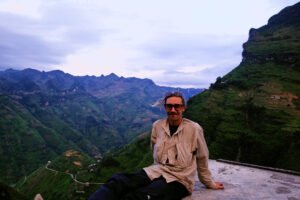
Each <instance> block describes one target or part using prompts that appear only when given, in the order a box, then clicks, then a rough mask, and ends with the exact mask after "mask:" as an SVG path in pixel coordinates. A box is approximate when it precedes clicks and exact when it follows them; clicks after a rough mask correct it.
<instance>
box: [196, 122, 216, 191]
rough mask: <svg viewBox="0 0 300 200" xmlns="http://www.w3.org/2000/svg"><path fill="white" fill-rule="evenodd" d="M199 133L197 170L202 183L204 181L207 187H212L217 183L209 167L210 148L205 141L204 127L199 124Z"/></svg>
mask: <svg viewBox="0 0 300 200" xmlns="http://www.w3.org/2000/svg"><path fill="white" fill-rule="evenodd" d="M198 132H199V134H197V136H198V137H197V145H196V146H197V154H196V161H197V171H198V177H199V180H200V182H201V183H203V184H204V185H205V186H206V187H208V188H211V187H212V186H213V185H214V184H215V183H214V181H213V179H212V176H211V172H210V170H209V168H208V157H209V153H208V148H207V145H206V142H205V138H204V134H203V129H202V128H201V127H200V126H199V130H198Z"/></svg>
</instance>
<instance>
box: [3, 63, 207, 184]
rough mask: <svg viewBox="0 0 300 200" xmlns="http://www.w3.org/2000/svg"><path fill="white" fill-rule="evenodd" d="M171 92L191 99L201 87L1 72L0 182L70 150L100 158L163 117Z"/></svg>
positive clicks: (53, 73)
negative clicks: (163, 102)
mask: <svg viewBox="0 0 300 200" xmlns="http://www.w3.org/2000/svg"><path fill="white" fill-rule="evenodd" d="M170 91H181V92H182V93H184V95H185V96H186V98H189V97H191V96H193V95H195V94H197V93H199V92H201V89H193V88H191V89H181V88H171V87H162V86H158V85H156V84H154V82H153V81H151V80H149V79H138V78H124V77H118V76H117V75H115V74H110V75H108V76H99V77H96V76H83V77H80V76H79V77H78V76H72V75H70V74H67V73H64V72H62V71H57V70H56V71H50V72H41V71H38V70H34V69H24V70H13V69H8V70H5V71H0V137H1V140H0V155H1V163H0V177H1V178H0V180H3V181H8V182H10V183H12V182H15V181H17V180H18V179H19V178H21V177H22V176H24V175H26V174H27V173H29V172H30V171H33V170H35V169H36V168H38V167H39V166H40V165H41V164H42V163H45V162H46V161H48V160H51V159H53V158H54V157H56V156H58V155H61V154H62V153H63V152H64V151H66V150H68V149H76V150H79V151H81V152H84V153H87V154H89V155H90V156H94V157H101V156H102V154H103V153H105V152H108V151H110V150H112V149H114V148H119V147H121V146H123V145H125V144H127V143H128V142H129V141H131V140H132V139H133V138H135V137H136V136H137V135H139V134H141V133H143V132H145V131H148V129H149V128H150V127H151V124H152V122H153V121H155V120H156V119H158V118H160V117H163V116H164V113H163V112H162V109H161V106H160V101H161V98H162V97H163V96H164V94H165V93H166V92H170Z"/></svg>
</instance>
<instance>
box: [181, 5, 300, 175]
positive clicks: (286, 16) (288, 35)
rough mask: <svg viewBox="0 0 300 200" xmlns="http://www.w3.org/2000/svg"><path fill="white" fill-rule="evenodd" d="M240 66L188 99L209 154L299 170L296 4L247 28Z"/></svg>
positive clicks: (299, 22) (299, 8)
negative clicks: (254, 26)
mask: <svg viewBox="0 0 300 200" xmlns="http://www.w3.org/2000/svg"><path fill="white" fill-rule="evenodd" d="M243 47H244V51H243V60H242V62H241V64H240V65H239V66H238V67H237V68H235V69H234V70H233V71H232V72H230V73H229V74H227V75H225V76H224V77H218V78H217V80H216V82H215V83H213V84H211V86H210V88H209V89H208V90H206V91H205V92H203V93H201V94H199V95H197V96H195V97H193V98H192V99H190V101H189V104H188V109H187V111H186V113H185V114H186V116H187V117H188V118H191V119H192V120H195V121H197V122H198V123H199V124H201V125H202V126H203V127H204V129H205V134H206V137H207V141H208V144H209V149H210V154H211V156H212V157H213V158H224V159H229V160H236V161H241V162H248V163H254V164H259V165H266V166H272V167H279V168H285V169H291V170H297V171H300V3H298V4H296V5H294V6H291V7H287V8H285V9H283V10H282V11H281V12H280V13H279V14H277V15H275V16H273V17H272V18H270V20H269V23H268V24H267V25H266V26H263V27H261V28H259V29H251V30H250V33H249V40H248V41H247V42H246V43H245V44H244V45H243Z"/></svg>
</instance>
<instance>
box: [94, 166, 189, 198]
mask: <svg viewBox="0 0 300 200" xmlns="http://www.w3.org/2000/svg"><path fill="white" fill-rule="evenodd" d="M188 195H189V192H188V190H187V189H186V188H185V187H184V185H182V184H181V183H179V182H177V181H173V182H170V183H167V182H166V180H165V178H163V177H162V176H160V177H159V178H156V179H154V180H152V181H151V180H150V179H149V178H148V176H147V174H146V172H145V171H144V170H141V171H138V172H136V173H117V174H114V175H113V176H112V177H111V179H110V180H108V182H107V183H105V184H104V185H102V186H101V187H100V188H99V189H98V190H97V191H96V192H95V193H93V194H92V195H91V196H90V197H89V199H88V200H148V199H151V200H181V199H182V198H184V197H186V196H188Z"/></svg>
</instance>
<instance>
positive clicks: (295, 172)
mask: <svg viewBox="0 0 300 200" xmlns="http://www.w3.org/2000/svg"><path fill="white" fill-rule="evenodd" d="M216 161H218V162H224V163H229V164H233V165H241V166H246V167H253V168H257V169H265V170H269V171H274V172H282V173H285V174H293V175H296V176H300V172H297V171H293V170H286V169H280V168H273V167H266V166H261V165H254V164H249V163H241V162H237V161H231V160H224V159H217V160H216Z"/></svg>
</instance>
